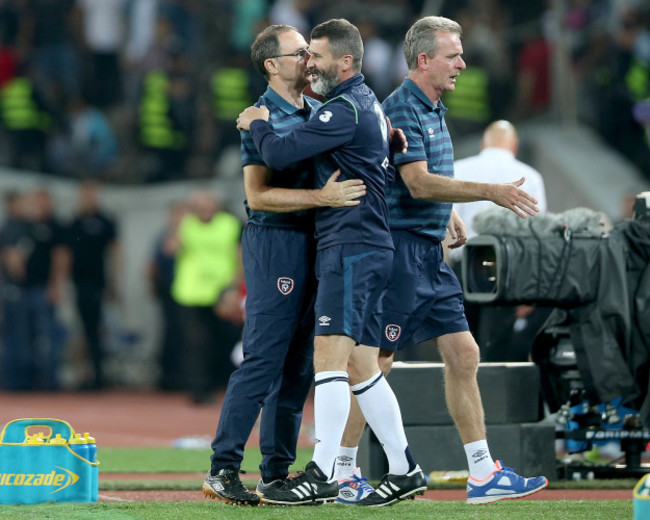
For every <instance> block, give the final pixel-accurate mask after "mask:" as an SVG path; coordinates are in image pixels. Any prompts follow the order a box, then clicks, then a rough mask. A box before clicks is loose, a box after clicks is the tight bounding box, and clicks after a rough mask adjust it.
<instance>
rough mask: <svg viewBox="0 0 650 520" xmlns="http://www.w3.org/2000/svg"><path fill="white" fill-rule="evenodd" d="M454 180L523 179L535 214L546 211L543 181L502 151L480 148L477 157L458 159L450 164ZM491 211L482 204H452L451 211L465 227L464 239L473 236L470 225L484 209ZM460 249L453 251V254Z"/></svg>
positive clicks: (487, 204)
mask: <svg viewBox="0 0 650 520" xmlns="http://www.w3.org/2000/svg"><path fill="white" fill-rule="evenodd" d="M454 177H455V178H456V179H459V180H462V181H471V182H491V183H503V182H513V181H517V180H519V179H521V178H522V177H525V178H526V182H524V184H522V185H521V188H522V189H523V190H524V191H526V192H527V193H529V194H530V195H532V196H533V197H535V198H536V199H537V202H538V204H537V206H538V207H539V211H540V212H543V211H546V191H545V190H544V179H543V178H542V176H541V175H540V174H539V172H538V171H537V170H535V168H533V167H531V166H529V165H527V164H525V163H523V162H521V161H519V160H518V159H517V158H516V157H515V156H514V155H513V154H512V153H511V152H510V151H508V150H504V149H503V148H484V149H483V150H481V152H480V153H479V154H478V155H473V156H472V157H468V158H467V159H460V160H458V161H456V162H455V163H454ZM490 207H494V203H492V202H490V201H486V200H480V201H477V202H464V203H458V204H454V209H455V210H456V212H457V213H458V215H460V218H462V219H463V222H464V223H465V226H466V227H467V238H468V239H470V238H472V237H473V236H476V233H475V232H474V228H473V226H472V221H473V220H474V216H475V215H476V214H477V213H478V212H479V211H482V210H484V209H487V208H490ZM459 250H462V248H459V249H457V250H455V251H454V252H453V253H452V254H453V255H454V256H455V255H456V254H459V253H456V252H458V251H459Z"/></svg>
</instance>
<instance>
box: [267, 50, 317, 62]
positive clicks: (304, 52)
mask: <svg viewBox="0 0 650 520" xmlns="http://www.w3.org/2000/svg"><path fill="white" fill-rule="evenodd" d="M305 56H311V52H309V51H308V50H307V49H299V50H297V51H296V52H292V53H290V54H278V55H277V56H271V58H283V57H286V58H289V57H293V58H300V59H301V60H302V59H303V58H304V57H305Z"/></svg>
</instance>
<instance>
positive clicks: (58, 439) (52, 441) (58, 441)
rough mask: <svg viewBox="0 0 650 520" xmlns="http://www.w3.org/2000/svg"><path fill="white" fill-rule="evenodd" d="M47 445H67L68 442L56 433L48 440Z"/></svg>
mask: <svg viewBox="0 0 650 520" xmlns="http://www.w3.org/2000/svg"><path fill="white" fill-rule="evenodd" d="M49 444H68V441H66V440H65V439H64V438H63V437H61V434H60V433H57V434H56V435H55V436H54V437H53V438H51V439H50V442H49Z"/></svg>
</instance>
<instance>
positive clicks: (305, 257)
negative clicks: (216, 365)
mask: <svg viewBox="0 0 650 520" xmlns="http://www.w3.org/2000/svg"><path fill="white" fill-rule="evenodd" d="M251 57H252V60H253V63H254V65H255V68H256V69H257V71H258V72H259V73H260V74H262V75H263V76H264V77H265V78H266V79H267V81H268V88H267V90H266V92H265V93H264V94H263V95H262V97H261V98H260V100H259V102H258V105H264V106H266V107H268V109H269V110H270V119H269V121H270V124H271V125H272V126H273V128H274V130H275V131H276V132H278V133H279V134H280V135H286V134H288V133H289V132H291V131H292V130H293V129H294V128H295V127H296V126H298V125H300V124H302V123H304V122H305V121H308V120H309V118H310V117H311V116H312V114H313V112H314V111H315V110H316V109H317V108H318V106H320V103H319V102H318V101H316V100H314V99H312V98H309V97H306V96H303V94H302V92H303V90H304V88H305V87H306V86H307V84H308V83H309V81H308V71H307V59H308V57H309V53H308V51H307V43H306V42H305V39H304V38H303V37H302V36H301V35H300V33H298V32H297V30H296V29H295V28H293V27H291V26H288V25H274V26H271V27H268V28H267V29H265V30H264V31H262V32H261V33H260V34H259V35H258V36H257V38H256V39H255V42H254V43H253V45H252V46H251ZM241 139H242V147H241V149H242V165H243V168H244V188H245V192H246V198H247V200H246V202H245V206H246V212H247V214H248V223H247V225H246V228H245V229H244V232H243V236H242V259H243V263H244V274H245V279H246V287H247V299H246V322H245V325H244V337H243V349H244V361H243V362H242V365H241V366H240V368H239V369H238V370H236V371H235V372H234V373H233V375H232V377H231V379H230V382H229V384H228V390H227V392H226V397H225V399H224V403H223V408H222V410H221V417H220V420H219V426H218V430H217V433H216V437H215V439H214V441H213V443H212V449H213V454H212V457H211V469H210V472H209V473H208V474H207V475H206V477H205V481H204V484H203V492H204V494H205V495H206V496H208V497H211V498H216V499H219V500H222V501H225V502H227V503H232V504H237V505H252V506H255V505H258V504H259V503H260V498H259V496H258V495H257V494H255V493H251V492H250V491H248V490H247V489H246V488H245V487H244V485H243V484H242V482H241V480H240V478H239V468H240V465H241V461H242V458H243V452H244V447H245V445H246V442H247V440H248V437H249V436H250V434H251V431H252V429H253V427H254V425H255V422H256V420H257V417H258V415H259V413H260V409H261V410H262V418H261V423H260V449H261V451H262V455H263V459H262V464H261V465H260V470H261V474H262V480H260V482H259V484H258V486H257V491H258V492H259V493H261V494H264V493H265V492H268V490H269V489H273V488H276V487H279V486H282V485H283V483H284V481H285V479H286V477H287V475H288V471H289V466H290V465H291V464H292V463H293V462H294V460H295V456H296V444H297V440H298V433H299V429H300V423H301V420H302V409H303V406H304V403H305V400H306V398H307V395H308V393H309V390H310V388H311V383H312V376H313V369H312V357H313V348H312V341H313V330H314V295H315V289H316V280H315V275H314V262H315V253H316V245H315V240H314V208H317V207H332V208H338V207H350V206H356V205H358V204H359V200H356V199H358V198H359V197H361V196H363V195H364V194H365V185H364V184H363V182H362V181H360V180H357V179H349V180H346V181H343V182H336V179H337V178H338V176H339V175H340V172H339V171H336V172H334V173H331V172H332V171H334V168H332V170H330V175H329V177H328V179H327V182H326V183H325V184H324V186H323V187H322V188H321V189H314V187H313V186H314V175H313V162H312V161H311V160H306V159H304V160H299V161H291V162H290V163H288V164H287V165H285V166H283V167H282V168H278V169H272V168H269V167H268V166H267V165H266V164H265V163H264V161H263V160H262V158H261V156H260V154H259V153H258V151H257V149H256V148H255V144H254V143H253V139H252V137H251V135H250V133H249V132H242V134H241Z"/></svg>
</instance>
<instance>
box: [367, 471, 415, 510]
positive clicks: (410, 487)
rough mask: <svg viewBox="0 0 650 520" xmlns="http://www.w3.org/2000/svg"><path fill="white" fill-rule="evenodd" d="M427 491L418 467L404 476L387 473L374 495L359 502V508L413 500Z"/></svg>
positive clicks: (371, 494)
mask: <svg viewBox="0 0 650 520" xmlns="http://www.w3.org/2000/svg"><path fill="white" fill-rule="evenodd" d="M426 489H427V480H426V478H425V477H424V473H422V470H421V469H420V466H415V469H414V470H413V471H411V472H410V473H407V474H406V475H391V474H390V473H387V474H386V475H384V476H383V477H382V479H381V482H380V483H379V485H378V486H377V487H376V488H375V491H374V493H370V494H369V495H368V496H367V497H366V498H364V499H362V500H359V502H357V505H359V506H389V505H390V504H392V503H394V502H397V501H398V500H406V499H414V498H415V495H423V494H424V491H425V490H426Z"/></svg>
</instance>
